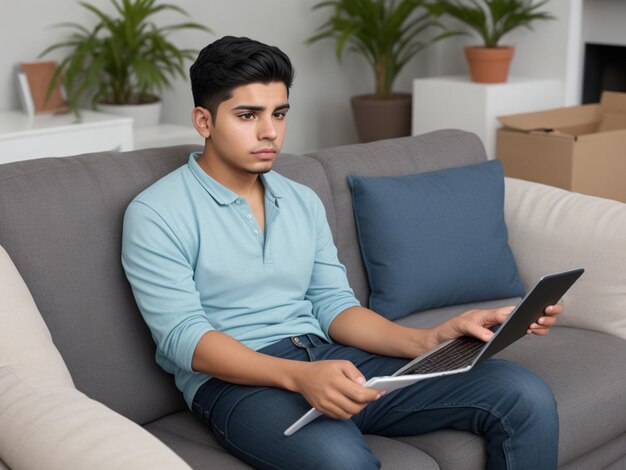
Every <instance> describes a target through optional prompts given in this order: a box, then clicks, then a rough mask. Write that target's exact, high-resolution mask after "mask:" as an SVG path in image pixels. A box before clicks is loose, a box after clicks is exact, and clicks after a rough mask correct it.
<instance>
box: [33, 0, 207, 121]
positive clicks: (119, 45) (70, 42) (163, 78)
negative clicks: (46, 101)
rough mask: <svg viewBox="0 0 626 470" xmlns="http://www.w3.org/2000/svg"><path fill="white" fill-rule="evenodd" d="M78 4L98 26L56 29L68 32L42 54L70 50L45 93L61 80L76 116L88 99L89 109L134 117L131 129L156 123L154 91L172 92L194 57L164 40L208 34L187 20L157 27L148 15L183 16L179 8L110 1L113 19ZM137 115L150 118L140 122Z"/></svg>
mask: <svg viewBox="0 0 626 470" xmlns="http://www.w3.org/2000/svg"><path fill="white" fill-rule="evenodd" d="M79 3H80V4H81V5H82V6H83V7H84V8H86V9H87V10H89V11H90V12H91V13H93V14H95V15H96V16H97V17H98V23H97V24H96V25H95V26H93V27H92V28H91V29H87V28H86V27H84V26H83V25H81V24H78V23H62V24H59V25H57V26H60V27H67V28H70V30H71V33H70V34H69V37H68V38H67V40H64V41H62V42H59V43H57V44H53V45H52V46H50V47H48V48H47V49H46V50H44V51H43V52H42V53H41V56H43V55H45V54H48V53H49V52H51V51H53V50H55V49H60V48H69V52H68V54H67V55H66V56H65V58H64V59H63V60H62V61H61V62H60V63H59V66H58V68H57V70H56V72H55V74H54V76H53V78H52V80H51V83H50V88H49V90H53V89H54V87H55V86H56V85H57V82H58V81H59V80H60V81H61V83H62V85H63V88H64V91H65V95H66V99H67V102H68V106H69V107H70V109H71V110H73V111H74V112H75V113H76V114H79V107H80V106H81V104H83V103H84V102H85V101H87V100H89V101H91V104H92V106H93V107H94V108H98V109H100V110H103V111H106V112H113V113H116V114H126V115H131V116H133V117H134V118H135V122H134V125H135V127H145V126H149V125H156V124H158V122H159V114H160V105H161V101H160V98H159V93H160V92H162V91H163V90H164V89H165V88H171V80H172V79H174V78H175V77H176V76H180V77H183V78H185V77H186V75H185V73H184V69H183V65H184V61H185V60H186V59H193V58H194V55H195V51H193V50H190V49H179V48H177V47H176V46H175V45H174V44H173V43H172V42H170V40H169V39H168V35H169V33H170V32H172V31H176V30H183V29H197V30H202V31H210V30H209V29H208V28H207V27H206V26H204V25H201V24H199V23H192V22H185V23H179V24H173V25H168V26H162V27H160V26H157V25H156V24H155V23H153V22H152V17H153V16H154V15H155V14H157V13H160V12H162V11H165V10H173V11H176V12H178V13H180V14H183V15H186V16H188V15H187V13H186V12H185V11H184V10H183V9H182V8H180V7H179V6H176V5H172V4H163V3H158V1H157V0H111V3H112V4H113V7H114V9H115V15H107V14H105V13H104V12H103V11H102V10H100V9H98V8H96V7H95V6H93V5H91V4H89V3H86V2H79ZM147 105H149V106H147ZM142 116H144V117H146V118H148V119H150V120H149V121H147V122H144V123H142V122H141V119H142Z"/></svg>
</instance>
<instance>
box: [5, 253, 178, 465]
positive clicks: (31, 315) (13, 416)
mask: <svg viewBox="0 0 626 470" xmlns="http://www.w3.org/2000/svg"><path fill="white" fill-rule="evenodd" d="M0 430H2V431H1V432H0V463H3V464H4V465H5V466H8V467H9V468H11V469H13V470H17V469H22V468H23V469H31V468H46V469H59V470H60V469H67V468H90V469H111V468H133V469H135V468H137V469H142V468H146V469H147V468H150V469H155V468H156V469H179V468H180V469H182V468H185V469H188V468H189V466H188V465H187V464H186V463H185V462H184V461H183V460H182V459H181V458H180V457H178V456H177V455H176V454H175V453H174V452H173V451H172V450H170V449H169V448H168V447H167V446H166V445H165V444H163V443H162V442H161V441H159V440H158V439H157V438H156V437H154V436H153V435H152V434H150V433H149V432H148V431H146V430H144V429H143V428H142V427H141V426H139V425H137V424H135V423H133V422H132V421H130V420H128V419H127V418H125V417H123V416H121V415H119V414H118V413H116V412H114V411H113V410H111V409H109V408H107V407H106V406H104V405H102V404H101V403H98V402H96V401H94V400H91V399H89V398H88V397H87V396H85V395H84V394H83V393H81V392H79V391H78V390H76V389H75V388H74V385H73V383H72V379H71V376H70V374H69V371H68V370H67V368H66V366H65V363H64V362H63V359H62V357H61V355H60V353H59V351H58V350H57V349H56V347H55V346H54V344H53V342H52V338H51V336H50V332H49V331H48V328H47V327H46V325H45V323H44V321H43V319H42V317H41V315H40V314H39V312H38V310H37V307H36V305H35V302H34V301H33V298H32V296H31V295H30V292H29V291H28V288H27V287H26V285H25V284H24V282H23V280H22V278H21V276H20V275H19V273H18V272H17V269H16V268H15V265H14V264H13V263H12V261H11V259H10V258H9V255H8V254H7V252H6V251H5V250H4V249H3V248H2V247H0ZM0 468H2V465H0Z"/></svg>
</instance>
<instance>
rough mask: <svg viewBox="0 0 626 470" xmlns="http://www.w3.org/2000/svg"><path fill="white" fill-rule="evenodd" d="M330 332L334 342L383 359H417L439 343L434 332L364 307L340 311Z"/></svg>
mask: <svg viewBox="0 0 626 470" xmlns="http://www.w3.org/2000/svg"><path fill="white" fill-rule="evenodd" d="M329 333H330V336H331V338H332V339H333V341H336V342H338V343H341V344H345V345H347V346H354V347H356V348H359V349H362V350H364V351H368V352H371V353H375V354H381V355H384V356H395V357H406V358H414V357H417V356H418V355H420V354H422V353H423V352H426V351H428V350H430V349H432V348H434V347H435V346H437V344H438V343H437V341H436V338H435V335H434V334H433V331H432V330H430V329H416V328H408V327H405V326H402V325H399V324H397V323H394V322H392V321H390V320H387V319H386V318H385V317H383V316H381V315H378V314H377V313H375V312H373V311H371V310H369V309H367V308H364V307H351V308H348V309H346V310H344V311H343V312H341V313H340V314H339V315H338V316H337V318H335V320H333V322H332V323H331V325H330V329H329Z"/></svg>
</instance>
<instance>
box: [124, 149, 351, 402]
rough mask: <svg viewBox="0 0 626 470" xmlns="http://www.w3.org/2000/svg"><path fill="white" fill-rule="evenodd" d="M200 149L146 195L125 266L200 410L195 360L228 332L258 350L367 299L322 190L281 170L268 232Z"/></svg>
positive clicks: (324, 332)
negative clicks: (336, 239) (203, 341)
mask: <svg viewBox="0 0 626 470" xmlns="http://www.w3.org/2000/svg"><path fill="white" fill-rule="evenodd" d="M198 157H199V154H198V153H193V154H191V155H190V157H189V162H188V164H187V165H185V166H182V167H181V168H179V169H177V170H175V171H174V172H172V173H170V174H169V175H167V176H165V177H164V178H162V179H161V180H159V181H157V182H156V183H154V184H153V185H152V186H150V187H149V188H147V189H146V190H145V191H143V192H142V193H141V194H139V195H138V196H137V197H136V198H135V199H134V200H133V201H132V202H131V203H130V205H129V206H128V209H127V210H126V215H125V217H124V233H123V244H122V263H123V266H124V269H125V271H126V276H127V277H128V280H129V281H130V284H131V285H132V288H133V293H134V295H135V299H136V301H137V305H138V306H139V309H140V311H141V313H142V315H143V317H144V320H145V321H146V323H147V324H148V326H149V327H150V331H151V332H152V337H153V339H154V341H155V343H156V345H157V351H156V361H157V363H158V364H159V365H160V366H161V367H163V369H165V370H166V371H167V372H170V373H172V374H174V375H175V378H176V385H177V386H178V388H179V389H180V390H181V391H182V392H183V394H184V397H185V401H186V402H187V404H188V406H189V407H191V402H192V400H193V397H194V395H195V393H196V391H197V390H198V388H199V387H200V386H201V385H202V384H203V383H204V382H205V381H206V380H208V379H209V376H207V375H205V374H201V373H197V372H194V371H193V370H192V368H191V360H192V357H193V353H194V350H195V348H196V345H197V343H198V341H199V340H200V338H201V337H202V335H204V334H205V333H206V332H208V331H211V330H219V331H221V332H224V333H226V334H228V335H229V336H231V337H233V338H235V339H237V340H239V341H240V342H242V343H243V344H245V345H246V346H248V347H250V348H251V349H254V350H259V349H261V348H264V347H265V346H268V345H270V344H272V343H274V342H276V341H279V340H280V339H282V338H285V337H289V336H294V335H301V334H305V333H313V334H316V335H319V336H321V337H325V338H327V339H328V328H329V326H330V324H331V322H332V321H333V320H334V319H335V317H336V316H337V315H338V314H339V313H341V312H342V311H343V310H345V309H346V308H349V307H352V306H355V305H359V302H358V301H357V299H356V298H355V297H354V294H353V292H352V290H351V289H350V287H349V285H348V281H347V278H346V271H345V268H344V266H343V265H342V264H341V263H340V262H339V260H338V259H337V250H336V248H335V245H334V243H333V239H332V235H331V232H330V229H329V227H328V222H327V220H326V214H325V211H324V207H323V205H322V203H321V201H320V200H319V198H318V197H317V195H316V194H315V193H314V192H313V191H312V190H311V189H309V188H307V187H306V186H303V185H301V184H299V183H296V182H294V181H291V180H289V179H287V178H285V177H283V176H281V175H279V174H278V173H276V172H274V171H270V172H269V173H266V174H264V175H261V181H262V183H263V186H264V187H265V226H266V230H265V233H264V232H263V231H262V230H261V228H260V226H259V225H258V223H257V221H256V218H255V217H254V215H253V213H252V210H251V209H250V206H248V204H247V202H246V200H245V199H244V198H242V197H240V196H238V195H237V194H235V193H234V192H232V191H230V190H229V189H227V188H226V187H224V186H222V185H221V184H219V183H218V182H217V181H215V180H214V179H212V178H211V177H209V176H208V175H207V174H206V173H205V172H204V171H203V170H202V169H201V168H200V166H199V165H198V163H197V162H196V159H197V158H198Z"/></svg>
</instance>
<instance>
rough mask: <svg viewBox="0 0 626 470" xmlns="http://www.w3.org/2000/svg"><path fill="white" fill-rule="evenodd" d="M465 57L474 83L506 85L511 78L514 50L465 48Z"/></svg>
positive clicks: (510, 48)
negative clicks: (510, 68)
mask: <svg viewBox="0 0 626 470" xmlns="http://www.w3.org/2000/svg"><path fill="white" fill-rule="evenodd" d="M465 57H466V58H467V62H468V63H469V66H470V75H471V76H472V81H473V82H477V83H504V82H506V81H507V79H508V77H509V65H511V59H513V48H512V47H508V46H505V47H490V48H487V47H475V46H469V47H466V48H465Z"/></svg>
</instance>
